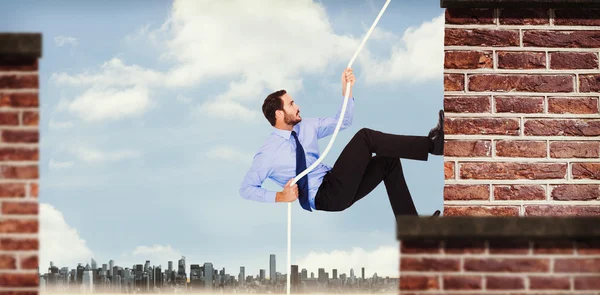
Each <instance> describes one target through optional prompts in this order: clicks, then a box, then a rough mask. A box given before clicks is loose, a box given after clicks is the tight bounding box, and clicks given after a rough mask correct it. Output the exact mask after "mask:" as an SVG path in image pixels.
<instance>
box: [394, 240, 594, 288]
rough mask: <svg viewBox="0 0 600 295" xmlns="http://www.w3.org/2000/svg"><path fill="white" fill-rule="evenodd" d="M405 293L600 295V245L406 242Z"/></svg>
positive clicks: (402, 266) (586, 242)
mask: <svg viewBox="0 0 600 295" xmlns="http://www.w3.org/2000/svg"><path fill="white" fill-rule="evenodd" d="M401 257H402V258H401V260H400V271H401V274H402V275H401V277H400V294H405V295H409V294H411V295H417V294H423V295H425V294H430V295H432V294H484V293H485V294H489V295H493V294H515V295H516V294H565V295H566V294H573V295H583V294H589V295H592V294H594V295H595V294H600V240H595V241H594V240H579V241H572V240H543V239H542V240H536V239H533V240H528V239H516V240H506V239H502V240H497V239H488V240H481V239H475V240H469V239H450V240H446V241H435V240H417V241H402V247H401Z"/></svg>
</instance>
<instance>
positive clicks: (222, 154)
mask: <svg viewBox="0 0 600 295" xmlns="http://www.w3.org/2000/svg"><path fill="white" fill-rule="evenodd" d="M206 156H207V157H209V158H211V159H220V160H227V161H234V162H241V163H244V164H250V163H251V162H252V157H253V156H254V155H253V154H251V153H248V152H245V151H243V150H241V149H238V148H234V147H230V146H226V145H221V146H216V147H213V148H211V149H210V150H208V151H207V152H206Z"/></svg>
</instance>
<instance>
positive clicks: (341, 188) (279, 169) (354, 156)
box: [239, 68, 444, 216]
mask: <svg viewBox="0 0 600 295" xmlns="http://www.w3.org/2000/svg"><path fill="white" fill-rule="evenodd" d="M341 80H342V81H341V82H342V97H344V96H345V94H346V93H345V91H346V83H347V82H350V85H351V87H350V93H349V95H348V97H349V98H348V103H347V106H346V112H345V115H344V118H343V120H342V125H341V127H340V130H344V129H346V128H348V126H350V125H351V124H352V117H353V114H354V96H353V95H352V87H353V86H354V82H355V77H354V74H353V71H352V69H351V68H350V69H346V70H345V71H344V72H343V73H342V79H341ZM262 111H263V113H264V115H265V117H266V119H267V120H268V121H269V123H270V124H271V126H273V132H272V133H271V134H270V135H269V137H268V138H267V139H266V141H265V142H264V144H263V145H262V146H261V147H260V149H259V150H258V152H257V153H256V154H255V156H254V158H253V161H252V165H251V167H250V169H249V170H248V171H247V173H246V175H245V177H244V179H243V181H242V184H241V187H240V189H239V193H240V195H241V196H242V197H243V198H244V199H247V200H253V201H259V202H268V203H274V202H294V201H296V200H297V199H298V200H299V203H300V205H301V206H302V208H304V209H305V210H307V211H312V210H321V211H329V212H334V211H343V210H345V209H347V208H349V207H350V206H352V204H354V203H356V202H357V201H358V200H360V199H362V198H363V197H365V196H366V195H367V194H369V193H370V192H371V191H373V189H375V187H377V186H378V185H379V184H380V183H381V182H382V181H383V182H384V184H385V188H386V191H387V194H388V198H389V201H390V204H391V207H392V211H393V213H394V215H395V216H399V215H418V212H417V209H416V208H415V205H414V203H413V200H412V197H411V195H410V192H409V189H408V186H407V184H406V180H405V179H404V173H403V171H402V166H401V164H400V159H401V158H404V159H413V160H422V161H426V160H427V159H428V156H429V154H432V155H443V153H444V126H443V123H444V113H443V111H442V110H440V112H439V122H438V124H437V126H435V127H434V128H432V129H431V130H430V131H429V134H428V136H408V135H395V134H389V133H383V132H381V131H377V130H372V129H368V128H362V129H360V130H359V131H358V132H357V133H356V134H355V135H354V137H353V138H352V139H351V140H350V142H349V143H348V144H347V145H346V146H345V147H344V149H343V150H342V152H341V154H340V156H339V157H338V158H337V160H336V161H335V164H334V165H333V167H330V166H328V165H326V164H323V163H322V162H321V163H319V165H317V166H316V167H315V168H314V169H313V170H312V171H310V172H309V173H308V174H307V175H305V176H304V177H302V178H301V179H300V180H299V181H298V182H297V183H296V184H294V185H291V182H292V181H293V179H294V177H296V176H297V175H298V174H300V173H301V172H302V171H304V170H305V169H306V167H309V166H310V165H312V164H313V163H314V162H315V161H316V160H317V159H318V158H319V155H320V152H319V145H318V142H317V140H318V139H320V138H323V137H326V136H329V135H331V134H333V132H334V131H335V127H336V125H337V122H338V119H339V118H340V116H341V115H342V114H341V108H340V110H339V111H338V113H337V115H336V116H335V117H325V118H304V119H302V117H301V116H300V108H299V106H298V105H297V104H296V103H295V102H294V99H293V97H292V96H291V95H290V94H289V93H287V92H286V91H285V90H279V91H276V92H274V93H271V94H269V95H268V96H267V97H266V99H265V100H264V103H263V106H262ZM373 153H374V154H376V155H375V156H373V155H372V154H373ZM267 178H270V179H272V180H273V181H274V182H276V183H277V184H279V185H280V186H281V187H282V188H283V190H282V191H279V192H275V191H269V190H266V189H264V188H262V184H263V182H264V181H265V180H266V179H267ZM439 214H440V212H439V210H438V211H436V212H435V213H434V214H433V215H434V216H438V215H439Z"/></svg>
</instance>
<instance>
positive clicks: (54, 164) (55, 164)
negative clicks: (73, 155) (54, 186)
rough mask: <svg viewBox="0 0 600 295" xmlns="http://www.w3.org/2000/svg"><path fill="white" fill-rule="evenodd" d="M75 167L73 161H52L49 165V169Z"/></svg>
mask: <svg viewBox="0 0 600 295" xmlns="http://www.w3.org/2000/svg"><path fill="white" fill-rule="evenodd" d="M71 167H73V162H72V161H57V160H54V159H50V162H49V163H48V168H50V169H65V168H71Z"/></svg>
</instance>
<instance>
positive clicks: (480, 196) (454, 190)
mask: <svg viewBox="0 0 600 295" xmlns="http://www.w3.org/2000/svg"><path fill="white" fill-rule="evenodd" d="M489 199H490V187H489V185H485V184H484V185H468V184H446V185H445V186H444V200H446V201H456V200H489Z"/></svg>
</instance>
